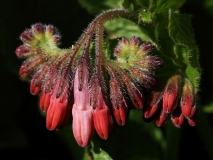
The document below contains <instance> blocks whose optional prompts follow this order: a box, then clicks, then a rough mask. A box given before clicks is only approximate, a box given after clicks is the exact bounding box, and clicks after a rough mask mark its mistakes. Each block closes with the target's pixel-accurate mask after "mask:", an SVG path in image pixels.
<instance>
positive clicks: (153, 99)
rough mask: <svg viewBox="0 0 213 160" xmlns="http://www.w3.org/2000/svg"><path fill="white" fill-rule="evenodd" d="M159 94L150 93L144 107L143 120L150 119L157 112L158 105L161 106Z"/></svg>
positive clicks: (160, 94)
mask: <svg viewBox="0 0 213 160" xmlns="http://www.w3.org/2000/svg"><path fill="white" fill-rule="evenodd" d="M161 98H162V93H161V92H152V93H151V95H150V97H149V99H148V102H147V104H146V106H145V107H144V112H143V116H144V117H145V118H150V117H151V116H152V115H153V114H154V113H155V112H156V110H157V108H158V107H159V105H161Z"/></svg>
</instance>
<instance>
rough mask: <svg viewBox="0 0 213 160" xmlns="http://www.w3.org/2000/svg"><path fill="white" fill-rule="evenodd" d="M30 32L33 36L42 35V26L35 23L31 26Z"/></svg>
mask: <svg viewBox="0 0 213 160" xmlns="http://www.w3.org/2000/svg"><path fill="white" fill-rule="evenodd" d="M32 31H33V33H34V34H43V33H44V25H43V24H41V23H36V24H34V25H32Z"/></svg>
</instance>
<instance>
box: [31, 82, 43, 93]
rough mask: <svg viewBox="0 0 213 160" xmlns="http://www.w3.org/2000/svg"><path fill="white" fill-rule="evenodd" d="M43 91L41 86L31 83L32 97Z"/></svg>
mask: <svg viewBox="0 0 213 160" xmlns="http://www.w3.org/2000/svg"><path fill="white" fill-rule="evenodd" d="M40 90H41V87H40V86H37V85H36V84H34V83H33V81H31V84H30V93H31V94H32V95H36V94H38V93H39V92H40Z"/></svg>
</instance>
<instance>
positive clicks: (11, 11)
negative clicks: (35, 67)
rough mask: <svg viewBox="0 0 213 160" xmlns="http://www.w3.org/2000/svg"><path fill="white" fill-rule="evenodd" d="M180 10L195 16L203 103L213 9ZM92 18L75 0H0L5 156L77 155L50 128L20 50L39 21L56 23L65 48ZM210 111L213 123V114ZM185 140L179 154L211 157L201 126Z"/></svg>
mask: <svg viewBox="0 0 213 160" xmlns="http://www.w3.org/2000/svg"><path fill="white" fill-rule="evenodd" d="M212 9H213V7H212ZM181 12H182V13H189V14H192V15H193V18H192V24H193V27H194V31H195V38H196V42H197V44H198V47H199V49H200V53H201V54H200V62H201V66H202V69H203V71H202V78H201V87H200V88H201V90H200V92H199V95H198V97H199V103H201V104H202V105H201V106H203V105H206V104H209V103H210V102H212V97H213V83H212V82H213V77H212V75H213V74H212V70H213V59H212V58H213V56H212V55H213V40H212V39H213V38H212V37H213V14H212V13H211V8H210V7H209V8H208V6H207V7H205V3H204V1H198V0H197V1H196V0H189V1H187V3H186V4H184V6H183V7H182V8H181ZM93 18H94V15H90V14H89V13H87V11H86V10H85V9H83V8H81V6H80V5H79V3H78V2H77V1H76V0H64V1H54V0H46V1H44V0H43V1H42V0H36V1H29V0H22V1H17V0H0V61H1V62H0V75H1V78H0V159H10V158H12V157H14V158H16V159H36V160H39V159H42V160H49V159H54V158H60V159H65V157H66V159H68V158H69V159H72V151H71V150H70V149H69V147H68V146H67V145H66V144H65V143H64V140H62V139H61V138H60V136H58V134H57V133H56V132H51V131H48V130H47V129H46V127H45V117H44V116H43V115H42V114H41V112H40V111H39V109H38V97H37V96H32V95H31V94H30V92H29V83H28V82H26V79H25V80H23V79H21V78H20V76H19V75H18V70H19V67H20V65H21V64H22V61H23V60H20V59H18V58H17V57H16V55H15V49H16V48H17V47H18V46H19V45H21V44H22V42H21V41H20V40H19V35H20V34H21V32H23V31H24V30H25V29H26V28H30V27H31V25H32V24H34V23H36V22H41V23H43V24H53V25H54V26H56V27H57V28H58V30H59V32H60V34H61V35H62V37H63V38H62V45H61V47H62V48H65V47H70V46H71V45H72V44H74V42H75V41H76V40H77V39H78V37H79V36H80V35H81V32H82V31H83V30H84V29H85V28H86V27H87V25H88V23H89V22H90V21H91V20H92V19H93ZM201 110H202V108H201ZM207 116H208V121H209V123H210V124H211V126H213V115H212V113H208V114H207ZM70 127H71V125H70ZM70 136H72V135H71V133H70ZM212 136H213V135H212ZM180 140H181V142H180V147H179V159H194V158H195V159H196V157H198V156H201V157H202V159H209V156H208V155H207V152H206V150H205V146H204V144H203V141H202V140H201V137H200V135H199V133H198V132H197V129H196V127H187V126H186V127H184V128H183V133H182V137H181V139H180ZM212 151H213V148H212Z"/></svg>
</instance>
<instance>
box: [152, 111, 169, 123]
mask: <svg viewBox="0 0 213 160" xmlns="http://www.w3.org/2000/svg"><path fill="white" fill-rule="evenodd" d="M168 116H169V114H168V113H166V112H164V111H163V110H162V111H161V112H160V114H159V116H157V118H156V121H155V122H156V125H157V126H158V127H161V126H164V125H165V124H166V121H167V119H168Z"/></svg>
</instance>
